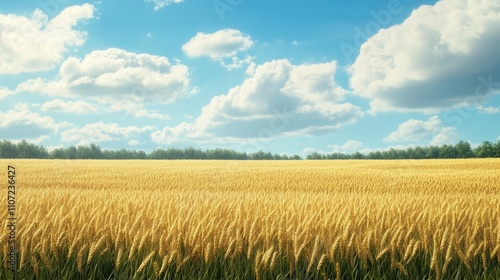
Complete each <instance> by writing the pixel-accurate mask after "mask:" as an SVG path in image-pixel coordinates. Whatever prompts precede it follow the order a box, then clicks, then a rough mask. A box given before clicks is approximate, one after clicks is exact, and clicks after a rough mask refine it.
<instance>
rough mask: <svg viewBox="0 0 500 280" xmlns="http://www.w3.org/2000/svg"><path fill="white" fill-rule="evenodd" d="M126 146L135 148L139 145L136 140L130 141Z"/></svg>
mask: <svg viewBox="0 0 500 280" xmlns="http://www.w3.org/2000/svg"><path fill="white" fill-rule="evenodd" d="M128 144H129V145H130V146H137V145H139V141H138V140H130V141H128Z"/></svg>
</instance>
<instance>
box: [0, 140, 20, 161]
mask: <svg viewBox="0 0 500 280" xmlns="http://www.w3.org/2000/svg"><path fill="white" fill-rule="evenodd" d="M17 156H18V153H17V146H16V145H15V144H13V143H12V142H10V141H7V140H3V141H2V142H0V158H17Z"/></svg>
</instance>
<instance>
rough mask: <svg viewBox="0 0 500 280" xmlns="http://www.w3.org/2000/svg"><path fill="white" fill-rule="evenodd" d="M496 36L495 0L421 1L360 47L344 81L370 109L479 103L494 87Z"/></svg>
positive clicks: (499, 76) (498, 53)
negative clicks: (429, 3) (348, 81)
mask: <svg viewBox="0 0 500 280" xmlns="http://www.w3.org/2000/svg"><path fill="white" fill-rule="evenodd" d="M499 39H500V2H498V1H497V0H483V1H473V0H445V1H438V2H437V3H436V4H435V5H434V6H428V5H423V6H421V7H420V8H418V9H416V10H414V11H413V13H412V14H411V16H410V17H409V18H407V19H406V20H405V21H404V22H403V23H402V24H400V25H396V26H393V27H390V28H388V29H382V30H380V31H379V32H378V33H377V34H376V35H374V36H373V37H371V38H370V39H368V41H367V42H366V43H364V44H363V45H362V46H361V50H360V54H359V56H358V57H357V59H356V61H355V62H354V64H353V65H352V66H351V67H350V68H349V69H350V72H351V79H350V85H351V87H352V89H353V90H354V91H355V93H356V94H358V95H360V96H364V97H367V98H369V99H370V100H371V107H372V111H374V112H376V111H388V110H406V111H412V110H418V111H428V110H439V109H441V108H447V107H451V106H455V105H462V104H464V103H471V102H473V103H475V104H481V103H483V102H484V101H486V100H487V98H488V96H489V95H490V94H492V93H498V92H500V48H498V41H499ZM495 79H496V81H495Z"/></svg>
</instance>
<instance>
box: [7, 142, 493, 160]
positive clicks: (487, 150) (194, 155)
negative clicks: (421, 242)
mask: <svg viewBox="0 0 500 280" xmlns="http://www.w3.org/2000/svg"><path fill="white" fill-rule="evenodd" d="M0 158H24V159H28V158H36V159H208V160H300V159H302V158H301V157H300V156H299V155H292V156H288V155H279V154H272V153H271V152H264V151H258V152H254V153H246V152H237V151H234V150H230V149H212V150H201V149H195V148H185V149H178V148H168V149H156V150H154V151H152V152H150V153H146V152H144V151H136V150H126V149H120V150H102V149H101V148H100V147H99V146H97V145H95V144H90V145H89V146H78V147H75V146H69V147H66V148H57V149H54V150H52V151H50V152H49V151H48V150H47V149H46V148H45V147H43V146H38V145H35V144H33V143H29V142H27V141H25V140H22V141H20V142H19V143H17V144H15V143H12V142H10V141H7V140H3V141H0ZM306 158H307V159H311V160H318V159H440V158H443V159H444V158H500V140H499V141H498V142H497V143H492V142H490V141H484V142H483V143H482V144H481V145H479V146H477V147H476V148H475V149H472V148H471V146H470V144H469V142H465V141H460V142H458V143H457V144H455V145H442V146H417V147H411V148H407V149H389V150H384V151H372V152H370V153H368V154H362V153H360V152H355V153H351V154H347V153H331V154H321V153H318V152H313V153H311V154H310V155H308V156H307V157H306Z"/></svg>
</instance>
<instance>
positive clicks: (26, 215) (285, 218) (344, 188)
mask: <svg viewBox="0 0 500 280" xmlns="http://www.w3.org/2000/svg"><path fill="white" fill-rule="evenodd" d="M0 162H1V163H2V164H4V160H2V161H0ZM9 164H14V165H16V168H17V169H19V170H22V174H23V176H22V180H20V181H19V182H20V183H19V185H18V188H19V189H21V190H22V193H23V196H22V197H20V199H19V201H18V204H19V209H22V212H21V213H20V215H22V217H23V222H24V223H23V225H22V228H20V229H19V234H20V235H22V243H21V247H20V249H21V250H20V252H21V254H20V256H21V263H20V266H21V268H23V265H24V264H25V263H26V264H28V265H26V266H28V267H30V266H29V264H31V268H30V269H32V270H33V272H34V273H36V274H39V273H40V271H41V270H43V269H47V270H51V269H53V268H54V267H55V266H54V262H66V260H65V259H64V258H67V259H73V261H75V255H76V265H77V269H78V271H80V272H81V271H83V270H84V269H85V265H87V266H88V265H95V263H96V261H95V260H96V256H100V257H104V256H105V255H104V254H105V253H106V252H107V253H106V255H113V256H116V260H113V262H114V264H115V265H114V266H115V269H116V270H119V269H121V268H123V266H124V265H125V264H131V263H134V264H137V265H139V266H138V267H135V268H134V269H135V271H136V273H141V272H143V271H147V270H151V273H154V274H155V275H157V276H160V275H162V274H164V273H165V272H166V271H167V269H169V267H172V266H173V267H174V270H178V271H180V270H181V269H182V268H183V266H184V265H185V264H186V263H188V262H190V261H193V260H196V261H197V260H201V261H203V262H206V263H210V262H211V261H213V260H215V259H217V258H220V259H222V260H224V261H234V260H235V259H241V258H243V259H247V260H248V261H249V262H250V263H252V264H253V265H254V266H255V268H254V272H255V273H256V275H259V274H262V273H264V272H265V271H266V270H273V269H277V268H278V267H279V268H280V269H283V264H282V263H281V260H282V259H286V260H287V263H285V265H287V266H288V264H289V267H290V271H292V273H290V274H291V275H293V271H294V270H295V269H298V268H299V267H302V266H303V267H304V268H306V270H307V273H314V271H315V270H316V271H319V270H322V269H323V270H324V271H326V270H327V269H326V267H327V265H331V266H333V267H334V269H333V270H334V271H333V273H334V275H331V276H329V277H330V278H332V277H333V278H335V277H337V278H340V277H341V270H340V269H341V267H342V269H343V270H344V269H345V270H347V268H348V267H349V264H354V262H356V261H357V262H360V265H362V266H365V267H367V266H371V265H377V264H378V263H381V262H384V261H387V262H389V261H390V266H391V267H392V269H394V270H397V271H400V273H402V274H404V275H407V274H408V273H409V272H410V270H409V267H410V265H411V263H412V262H414V261H415V260H416V259H425V260H427V263H426V266H427V271H433V273H435V277H437V278H439V277H444V275H445V274H446V273H447V271H449V270H450V264H451V263H455V261H456V262H460V263H462V264H463V265H465V267H467V269H469V270H472V269H482V270H485V271H487V270H488V269H491V268H492V267H494V266H497V267H498V265H499V264H500V263H499V262H500V226H499V224H500V185H499V184H498V174H500V160H496V159H495V160H493V159H491V160H453V161H444V160H429V161H296V162H295V161H294V162H254V161H248V162H238V163H237V164H238V165H239V168H238V169H232V168H231V166H232V164H233V162H206V161H176V162H175V163H174V162H168V161H127V162H116V161H44V160H12V161H11V162H9ZM242 171H244V172H242ZM53 174H60V176H53ZM20 211H21V210H20ZM0 217H1V218H3V219H4V220H5V219H6V213H5V211H3V212H2V213H1V216H0ZM7 238H8V236H7V235H6V233H5V232H2V233H1V235H0V242H3V243H2V244H6V243H7ZM95 240H97V241H95ZM125 248H127V249H126V250H125ZM3 251H4V252H3V254H4V262H5V256H6V254H7V249H6V247H5V246H4V248H3ZM110 252H111V254H110ZM85 254H88V255H86V256H85ZM125 254H126V255H125ZM420 255H426V258H419V257H418V256H420ZM35 256H38V257H39V260H40V264H43V266H39V261H38V260H37V258H36V257H35ZM84 256H85V257H84ZM389 258H390V259H389ZM93 260H94V261H93ZM137 260H140V261H137ZM301 262H304V264H305V265H302V266H301V265H299V263H301ZM148 264H152V265H151V266H148ZM477 266H479V268H478V267H477ZM153 269H154V271H153ZM318 275H319V274H318ZM257 277H261V276H257Z"/></svg>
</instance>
